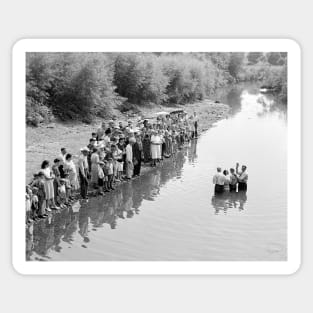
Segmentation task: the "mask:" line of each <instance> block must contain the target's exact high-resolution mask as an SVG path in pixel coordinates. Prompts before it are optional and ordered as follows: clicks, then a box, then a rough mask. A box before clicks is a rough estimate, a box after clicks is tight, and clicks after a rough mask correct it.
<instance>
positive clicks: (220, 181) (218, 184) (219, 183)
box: [213, 167, 225, 193]
mask: <svg viewBox="0 0 313 313" xmlns="http://www.w3.org/2000/svg"><path fill="white" fill-rule="evenodd" d="M216 170H217V173H216V174H215V175H214V176H213V184H215V189H214V191H215V193H222V192H223V191H224V183H225V176H224V175H223V174H222V169H221V168H220V167H218V168H217V169H216Z"/></svg>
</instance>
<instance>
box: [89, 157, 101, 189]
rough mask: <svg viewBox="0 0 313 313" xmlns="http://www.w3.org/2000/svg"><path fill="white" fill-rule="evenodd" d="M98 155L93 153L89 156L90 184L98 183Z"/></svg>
mask: <svg viewBox="0 0 313 313" xmlns="http://www.w3.org/2000/svg"><path fill="white" fill-rule="evenodd" d="M99 160H100V158H99V154H98V153H97V152H94V153H93V154H92V155H91V183H94V184H97V183H98V162H99Z"/></svg>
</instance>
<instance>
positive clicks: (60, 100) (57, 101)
mask: <svg viewBox="0 0 313 313" xmlns="http://www.w3.org/2000/svg"><path fill="white" fill-rule="evenodd" d="M26 61H27V62H26V107H27V116H26V121H27V123H28V124H32V125H35V126H36V125H38V124H39V123H41V122H47V121H49V119H48V120H47V117H52V114H51V112H52V113H53V114H54V115H55V116H57V117H59V118H60V119H62V120H68V119H74V120H83V121H85V122H91V120H92V118H93V117H94V116H95V115H101V116H104V115H105V114H106V113H107V112H109V111H110V109H111V106H112V104H113V103H114V102H115V101H116V99H118V97H115V96H116V95H115V93H114V87H113V85H112V79H113V75H112V73H111V72H112V71H111V69H110V67H111V66H110V62H111V60H110V56H108V55H104V54H98V53H87V54H74V53H28V54H27V58H26Z"/></svg>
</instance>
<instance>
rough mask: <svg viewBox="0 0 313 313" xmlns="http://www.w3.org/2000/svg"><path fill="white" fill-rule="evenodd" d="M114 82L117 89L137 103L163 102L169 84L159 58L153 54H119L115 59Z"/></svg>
mask: <svg viewBox="0 0 313 313" xmlns="http://www.w3.org/2000/svg"><path fill="white" fill-rule="evenodd" d="M114 84H115V85H116V87H117V89H116V91H117V92H118V93H119V94H120V95H121V96H122V97H125V98H127V99H128V101H130V102H132V103H137V104H143V103H147V102H154V103H158V104H160V103H163V102H165V101H166V100H167V96H166V94H165V90H166V86H167V84H168V79H167V77H166V76H165V75H164V74H163V71H162V67H161V65H160V63H159V59H158V58H157V57H156V56H154V55H151V54H145V55H144V54H143V55H139V54H136V53H129V54H119V55H118V56H117V58H116V61H115V71H114Z"/></svg>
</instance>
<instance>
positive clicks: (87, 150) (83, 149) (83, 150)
mask: <svg viewBox="0 0 313 313" xmlns="http://www.w3.org/2000/svg"><path fill="white" fill-rule="evenodd" d="M80 152H89V149H88V148H87V147H84V148H81V149H80Z"/></svg>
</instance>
